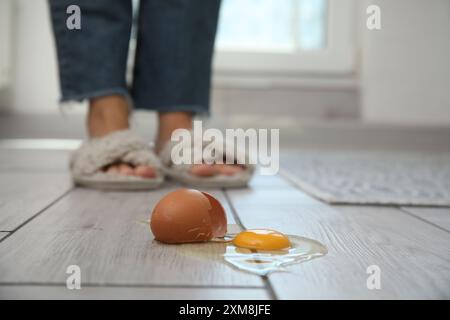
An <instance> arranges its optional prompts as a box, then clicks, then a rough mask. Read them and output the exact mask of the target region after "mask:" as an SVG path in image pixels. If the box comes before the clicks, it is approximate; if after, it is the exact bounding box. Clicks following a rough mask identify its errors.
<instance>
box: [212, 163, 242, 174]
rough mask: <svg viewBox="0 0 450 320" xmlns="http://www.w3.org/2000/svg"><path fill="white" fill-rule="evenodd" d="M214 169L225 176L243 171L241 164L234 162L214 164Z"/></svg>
mask: <svg viewBox="0 0 450 320" xmlns="http://www.w3.org/2000/svg"><path fill="white" fill-rule="evenodd" d="M214 166H215V167H216V171H217V172H218V173H219V174H223V175H225V176H232V175H235V174H238V173H240V172H242V171H244V167H243V166H241V165H235V164H216V165H214Z"/></svg>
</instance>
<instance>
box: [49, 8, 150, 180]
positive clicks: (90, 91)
mask: <svg viewBox="0 0 450 320" xmlns="http://www.w3.org/2000/svg"><path fill="white" fill-rule="evenodd" d="M49 3H50V11H51V18H52V23H53V31H54V35H55V40H56V47H57V54H58V62H59V75H60V85H61V92H62V101H69V100H85V99H88V100H89V113H88V116H87V129H88V134H89V136H90V137H101V136H104V135H107V134H109V133H111V132H114V131H118V130H123V129H127V128H128V127H129V125H128V112H129V106H128V102H127V99H128V96H129V93H128V89H127V85H126V81H125V72H126V64H127V55H128V46H129V40H130V31H131V20H132V13H131V1H127V0H96V1H91V0H80V1H77V5H78V6H79V7H80V9H81V30H69V29H68V28H67V26H66V19H67V18H68V17H69V15H68V14H67V13H66V10H67V8H68V7H69V6H70V5H72V4H73V1H71V0H50V1H49ZM106 169H107V170H108V171H111V172H113V171H114V172H119V173H122V174H137V175H140V176H145V177H153V176H154V174H155V172H154V170H153V169H152V168H150V167H143V168H142V167H139V168H131V167H130V166H129V165H127V164H118V165H113V166H110V167H109V168H106Z"/></svg>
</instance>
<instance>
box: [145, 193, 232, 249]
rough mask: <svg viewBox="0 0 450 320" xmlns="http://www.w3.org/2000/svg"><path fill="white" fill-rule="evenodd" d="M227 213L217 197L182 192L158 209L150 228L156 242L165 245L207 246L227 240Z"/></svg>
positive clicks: (157, 205) (164, 200) (166, 197)
mask: <svg viewBox="0 0 450 320" xmlns="http://www.w3.org/2000/svg"><path fill="white" fill-rule="evenodd" d="M226 227H227V220H226V216H225V210H223V207H222V206H221V205H220V203H219V201H217V200H216V199H215V198H214V197H213V196H211V195H210V194H207V193H203V192H200V191H198V190H194V189H179V190H176V191H173V192H170V193H169V194H167V195H165V196H164V197H163V198H162V199H161V200H160V201H159V202H158V203H157V204H156V206H155V208H154V209H153V212H152V217H151V220H150V228H151V230H152V233H153V235H154V236H155V239H156V240H158V241H161V242H165V243H188V242H203V241H208V240H211V239H212V238H214V237H223V236H224V235H225V233H226Z"/></svg>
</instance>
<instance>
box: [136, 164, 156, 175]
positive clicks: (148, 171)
mask: <svg viewBox="0 0 450 320" xmlns="http://www.w3.org/2000/svg"><path fill="white" fill-rule="evenodd" d="M134 174H135V175H136V176H138V177H142V178H155V177H156V171H155V169H153V168H152V167H150V166H144V165H141V166H137V167H136V168H134Z"/></svg>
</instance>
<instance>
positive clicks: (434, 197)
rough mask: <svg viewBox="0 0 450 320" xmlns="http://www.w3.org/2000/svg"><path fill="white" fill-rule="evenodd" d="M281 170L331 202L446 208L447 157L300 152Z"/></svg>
mask: <svg viewBox="0 0 450 320" xmlns="http://www.w3.org/2000/svg"><path fill="white" fill-rule="evenodd" d="M281 168H282V169H284V170H285V172H286V173H287V174H288V176H289V178H291V179H292V180H294V182H295V183H296V184H297V185H298V186H299V187H300V188H301V189H303V190H304V191H305V192H307V193H309V194H311V195H312V196H315V197H316V198H319V199H321V200H324V201H326V202H329V203H336V204H346V203H347V204H383V205H419V206H450V154H449V153H445V154H444V153H442V154H419V153H400V152H398V153H397V152H383V153H380V152H355V151H351V152H331V151H327V152H323V151H320V152H300V151H298V152H293V153H291V152H288V153H285V154H283V153H282V154H281Z"/></svg>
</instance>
